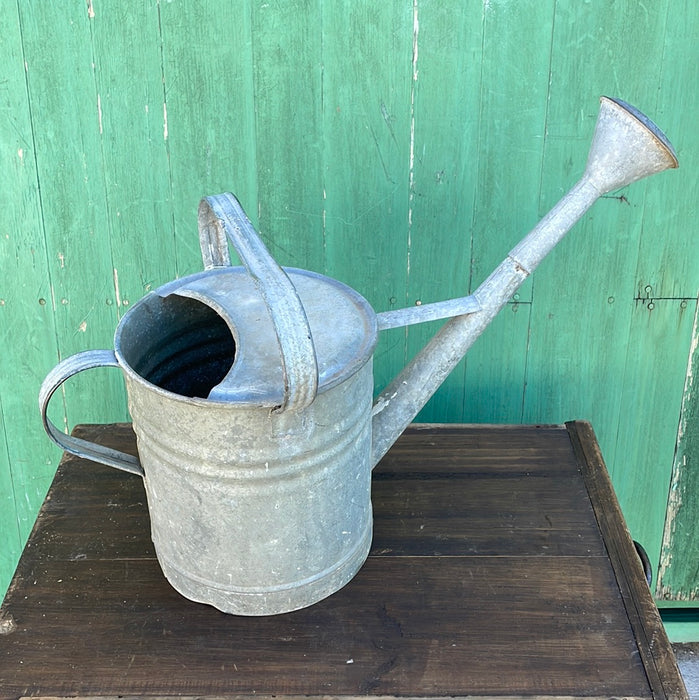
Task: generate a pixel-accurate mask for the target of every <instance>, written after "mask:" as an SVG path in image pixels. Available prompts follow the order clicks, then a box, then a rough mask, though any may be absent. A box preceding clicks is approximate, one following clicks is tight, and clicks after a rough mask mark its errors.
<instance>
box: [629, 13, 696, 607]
mask: <svg viewBox="0 0 699 700" xmlns="http://www.w3.org/2000/svg"><path fill="white" fill-rule="evenodd" d="M698 33H699V11H697V7H696V5H695V4H694V3H692V2H690V1H689V0H683V1H682V2H680V3H675V4H673V11H672V12H671V13H670V14H669V15H668V30H667V36H666V42H665V56H664V60H663V69H662V75H661V87H660V90H659V93H658V112H659V119H662V123H663V125H667V127H666V128H667V130H668V132H669V133H672V134H677V138H676V139H675V146H676V148H677V151H678V157H679V160H680V169H679V170H678V171H677V173H676V174H675V175H676V177H674V178H672V181H671V182H665V183H663V189H662V190H658V191H657V192H656V191H654V192H653V193H652V197H651V193H650V191H649V196H648V207H647V209H648V217H649V219H650V220H651V221H652V222H653V224H654V228H653V232H652V236H649V244H650V243H652V244H653V248H654V251H655V256H652V257H651V256H649V258H648V263H647V264H646V265H645V266H644V268H643V269H642V270H640V271H639V280H641V279H642V277H641V276H642V275H643V276H644V277H645V279H647V280H648V284H650V286H651V287H652V288H653V289H654V290H657V291H654V294H657V295H658V296H682V297H688V296H692V297H694V296H696V295H697V292H698V291H699V263H698V262H697V261H698V260H699V236H697V235H696V231H697V220H696V196H697V195H696V193H697V191H698V189H699V169H698V168H697V164H699V144H697V140H696V139H695V138H691V137H689V138H688V137H687V136H686V134H690V133H692V132H693V131H694V130H695V129H696V114H697V112H698V111H699V94H697V90H695V89H682V88H681V87H680V86H696V85H699V60H698V59H697V41H696V37H697V34H698ZM687 56H690V57H694V60H687ZM673 174H674V173H673ZM663 195H665V197H666V198H665V199H662V196H663ZM692 232H694V233H692ZM676 303H679V304H680V305H681V304H682V301H679V302H676ZM691 307H692V303H690V302H689V300H687V308H686V309H685V312H684V313H688V312H690V311H691ZM695 308H697V307H695ZM697 314H699V311H697ZM685 347H687V358H688V360H687V363H686V368H687V369H686V378H685V384H684V390H683V398H682V409H681V414H680V420H679V429H678V431H677V437H676V449H675V455H674V461H673V471H672V481H671V489H670V496H669V501H668V508H667V517H666V521H665V530H664V535H663V548H662V556H661V559H660V570H659V574H658V585H657V590H656V594H657V595H658V596H659V597H661V598H662V599H669V600H679V601H685V602H687V603H692V604H694V605H696V601H697V599H698V598H699V570H698V568H697V565H698V559H699V558H698V557H697V545H696V542H697V539H696V523H697V521H699V469H698V468H697V466H698V465H699V387H698V385H697V381H698V380H697V377H699V315H695V318H694V327H693V329H692V332H691V337H690V340H689V344H688V345H685Z"/></svg>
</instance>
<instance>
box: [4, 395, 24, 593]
mask: <svg viewBox="0 0 699 700" xmlns="http://www.w3.org/2000/svg"><path fill="white" fill-rule="evenodd" d="M21 552H22V542H21V540H20V533H19V523H18V516H17V506H16V505H15V489H14V484H13V483H12V472H11V462H10V455H9V446H8V435H7V428H6V426H5V420H4V411H3V408H2V394H0V601H2V599H3V597H4V596H5V593H6V592H7V588H8V586H9V585H10V581H11V580H12V575H13V573H14V571H15V567H16V566H17V562H18V560H19V556H20V553H21Z"/></svg>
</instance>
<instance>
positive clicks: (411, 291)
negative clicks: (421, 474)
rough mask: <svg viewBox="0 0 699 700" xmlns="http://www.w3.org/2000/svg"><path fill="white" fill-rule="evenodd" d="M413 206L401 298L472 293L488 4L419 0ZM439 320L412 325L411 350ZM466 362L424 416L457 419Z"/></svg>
mask: <svg viewBox="0 0 699 700" xmlns="http://www.w3.org/2000/svg"><path fill="white" fill-rule="evenodd" d="M414 25H415V29H416V33H415V35H414V42H415V47H414V54H413V60H414V63H413V84H412V90H413V94H412V99H411V105H412V113H411V120H412V121H411V132H412V141H411V153H410V158H411V170H410V173H409V177H410V199H409V211H408V231H409V236H410V239H409V244H410V248H409V255H410V266H409V274H408V294H407V298H406V299H405V300H401V302H400V303H401V304H406V305H411V304H415V303H417V302H420V303H430V302H435V301H441V300H443V299H450V298H453V297H460V296H465V295H467V294H468V293H469V283H470V260H471V239H472V231H471V213H472V205H473V200H474V196H475V194H474V193H475V190H476V186H477V182H476V178H477V172H476V168H475V167H473V164H474V163H476V162H477V154H478V119H479V110H478V98H479V95H480V90H481V82H480V81H481V51H482V45H483V20H482V9H481V7H480V6H478V5H475V4H474V5H471V6H468V7H467V6H464V8H463V11H462V12H461V13H459V14H458V15H455V13H454V12H453V11H452V8H449V7H447V6H441V5H430V4H427V5H425V4H419V5H416V9H415V16H414ZM440 325H441V323H439V322H438V323H429V324H421V325H416V326H411V327H409V328H407V329H406V334H407V351H408V356H413V355H414V354H415V353H416V352H417V351H418V350H419V349H420V348H421V347H422V346H423V345H424V344H425V343H426V342H427V341H428V340H429V338H430V337H431V336H432V335H433V334H434V333H435V332H436V331H437V330H438V329H439V327H440ZM463 373H464V363H463V362H462V363H461V364H460V365H459V366H458V367H457V368H456V369H455V370H454V371H453V373H452V374H451V376H450V377H449V378H448V379H447V381H446V382H445V383H444V385H443V386H442V387H441V388H440V390H439V391H438V392H437V394H436V395H435V396H434V398H433V399H432V400H431V401H430V402H429V403H428V405H427V407H426V408H425V410H423V411H422V413H421V414H420V415H419V417H418V420H420V421H430V420H441V421H446V420H451V421H458V420H460V419H461V418H462V413H463V381H464V380H463Z"/></svg>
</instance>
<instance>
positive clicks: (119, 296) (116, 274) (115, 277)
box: [114, 267, 121, 306]
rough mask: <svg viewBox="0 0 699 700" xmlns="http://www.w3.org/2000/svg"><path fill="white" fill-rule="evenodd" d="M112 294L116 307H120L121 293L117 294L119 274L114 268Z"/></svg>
mask: <svg viewBox="0 0 699 700" xmlns="http://www.w3.org/2000/svg"><path fill="white" fill-rule="evenodd" d="M114 294H115V296H116V303H117V306H121V293H120V292H119V273H118V272H117V269H116V267H115V268H114Z"/></svg>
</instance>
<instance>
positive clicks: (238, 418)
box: [40, 98, 677, 615]
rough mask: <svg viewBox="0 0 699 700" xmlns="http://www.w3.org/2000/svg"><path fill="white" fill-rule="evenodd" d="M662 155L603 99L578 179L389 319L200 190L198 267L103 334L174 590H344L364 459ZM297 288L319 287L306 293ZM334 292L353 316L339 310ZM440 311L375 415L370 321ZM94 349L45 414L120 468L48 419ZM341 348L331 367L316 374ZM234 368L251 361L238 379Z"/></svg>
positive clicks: (657, 144) (103, 354)
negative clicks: (482, 264) (489, 259)
mask: <svg viewBox="0 0 699 700" xmlns="http://www.w3.org/2000/svg"><path fill="white" fill-rule="evenodd" d="M676 166H677V159H676V156H675V154H674V152H673V150H672V147H671V146H670V144H669V143H668V141H667V139H665V137H664V136H663V135H662V134H661V133H660V132H659V131H658V129H657V128H656V127H655V126H654V125H653V124H652V123H651V122H650V121H649V120H648V119H647V118H646V117H644V116H643V115H641V114H640V113H638V112H637V111H636V110H635V109H634V108H632V107H629V106H628V105H626V104H625V103H623V102H621V101H619V100H611V99H608V98H602V106H601V110H600V114H599V118H598V122H597V127H596V130H595V136H594V139H593V144H592V147H591V150H590V155H589V158H588V164H587V168H586V170H585V173H584V175H583V177H582V178H581V179H580V181H579V182H578V183H577V184H576V185H575V186H574V187H573V188H572V189H571V190H570V192H569V193H568V194H567V195H566V196H565V197H563V199H562V200H561V201H560V202H559V203H558V204H557V205H556V206H555V207H554V208H553V209H552V210H551V212H550V213H549V214H548V215H547V216H546V217H544V219H542V221H541V222H540V223H539V224H538V225H537V226H536V227H535V228H534V229H533V230H532V231H531V232H530V233H529V234H528V235H527V236H526V237H525V238H524V239H523V241H522V242H521V243H520V244H519V245H517V246H515V248H513V249H512V251H511V252H510V254H509V255H508V256H507V257H506V258H505V260H503V262H502V263H501V264H500V265H499V266H498V267H497V268H496V269H495V270H494V271H493V273H492V274H491V275H490V276H489V277H488V278H487V279H486V280H485V282H483V284H482V285H481V286H480V287H479V288H478V290H477V292H476V293H475V294H474V295H473V297H465V298H464V299H459V300H455V301H454V303H453V305H451V306H450V303H449V302H446V303H444V304H437V305H429V306H425V307H416V308H411V309H407V310H404V311H398V312H390V314H385V315H383V320H381V318H380V319H379V320H378V322H377V319H376V316H375V314H373V311H371V309H369V308H368V305H366V302H363V300H362V299H361V297H359V295H357V294H356V293H355V292H352V291H351V290H347V289H346V288H345V289H342V286H341V285H336V284H335V283H332V281H327V278H322V277H321V276H319V275H314V274H313V273H304V272H302V271H292V270H287V271H286V272H285V271H283V270H281V268H279V266H278V265H276V263H275V262H274V261H273V260H272V258H271V256H270V255H269V253H268V252H267V251H266V249H265V248H264V245H263V244H262V242H261V241H260V240H259V239H258V238H257V236H256V234H255V232H254V229H253V228H252V226H251V225H250V222H249V221H248V220H247V217H245V215H244V213H243V212H242V209H241V208H240V205H239V204H238V203H237V201H236V200H235V198H233V197H232V195H219V196H217V197H211V198H207V199H206V200H204V202H203V203H202V208H201V209H200V228H201V237H200V241H201V247H202V256H203V259H204V264H205V267H206V268H207V271H206V272H204V273H201V274H198V275H194V276H192V277H190V278H187V279H185V280H181V281H178V282H173V283H171V284H170V285H166V286H165V287H164V288H161V289H160V290H158V292H157V293H153V294H151V295H149V297H146V298H145V299H144V300H143V301H142V302H141V303H139V304H137V305H136V306H134V307H133V308H132V309H131V310H130V311H129V312H128V313H127V314H126V315H125V316H124V318H123V319H122V322H121V323H120V325H119V328H118V329H117V334H116V337H115V347H116V358H117V360H118V364H119V366H121V367H122V369H123V371H124V373H125V376H126V383H127V390H128V396H129V409H130V412H131V415H132V418H133V422H134V429H135V431H136V434H137V436H138V444H139V455H140V460H141V462H140V464H141V465H142V469H143V471H144V480H145V484H146V490H147V493H148V502H149V508H150V513H151V522H152V533H153V540H154V542H155V545H156V549H157V552H158V558H159V561H160V563H161V566H162V567H163V570H164V572H165V574H166V576H167V577H168V578H169V580H170V581H171V582H172V583H173V585H174V586H175V588H177V589H178V590H179V591H180V592H182V593H183V594H184V595H185V596H187V597H189V598H192V599H193V600H198V601H202V602H207V603H210V604H212V605H215V606H216V607H218V608H220V609H221V610H224V611H226V612H231V613H236V614H244V615H265V614H274V613H280V612H285V611H290V610H294V609H297V608H300V607H304V606H307V605H311V604H312V603H314V602H316V601H317V600H320V599H321V598H323V597H325V596H327V595H329V594H330V593H332V592H333V591H335V590H337V589H338V588H339V587H341V586H342V585H344V584H345V583H346V582H347V581H348V580H349V579H350V578H351V577H352V576H353V575H354V573H356V571H357V570H358V569H359V567H360V566H361V564H362V563H363V561H364V558H365V557H366V555H367V554H368V551H369V546H370V543H371V499H370V483H371V469H372V468H373V466H374V465H375V464H376V462H377V461H378V459H380V457H381V456H383V454H384V453H385V452H386V451H387V449H388V448H389V447H390V445H391V444H392V443H393V442H394V441H395V439H396V438H397V437H398V435H400V433H401V432H402V431H403V430H404V428H405V427H406V426H407V424H408V423H409V422H410V421H411V420H412V419H413V418H414V416H415V415H416V414H417V412H418V411H419V410H420V408H421V407H422V406H423V405H424V404H425V403H426V401H427V400H428V399H429V398H430V396H431V395H432V394H433V393H434V391H436V389H437V388H438V387H439V385H440V384H441V383H442V381H443V380H444V379H445V378H446V377H447V376H448V374H449V373H450V372H451V370H452V369H453V367H454V366H455V365H456V364H457V363H458V362H459V360H460V359H461V358H462V357H463V355H464V353H465V352H466V351H467V350H468V348H469V347H470V346H471V345H472V344H473V342H474V341H475V339H476V338H477V337H478V336H479V335H480V333H481V332H482V331H483V330H484V328H485V327H486V326H487V325H488V324H489V323H490V321H491V320H492V319H493V318H494V317H495V315H496V314H497V313H498V311H499V310H500V309H501V308H502V306H503V305H504V304H505V303H506V302H507V301H508V300H509V299H510V297H511V296H512V294H513V293H514V292H515V291H516V290H517V289H518V288H519V286H520V285H521V284H522V282H523V281H524V280H525V279H526V278H527V277H528V276H529V274H530V273H531V272H532V271H533V270H534V269H535V268H536V266H537V265H538V264H539V263H540V262H541V260H542V259H543V257H544V256H545V255H546V254H547V253H548V252H549V251H550V250H551V249H552V248H553V247H554V246H555V245H556V244H557V243H558V241H560V240H561V238H562V237H563V236H564V235H565V234H566V232H567V231H568V230H569V229H570V228H571V227H572V226H573V224H574V223H575V222H576V221H577V220H578V219H579V218H580V217H581V216H582V215H583V214H584V213H585V211H587V209H588V208H589V207H590V206H591V205H592V204H593V203H594V202H595V200H596V199H597V198H598V197H599V196H600V195H602V194H604V193H605V192H608V191H610V190H612V189H614V188H617V187H621V186H622V185H624V184H629V183H631V182H633V181H635V180H637V179H639V178H641V177H645V176H647V175H650V174H653V173H655V172H659V171H661V170H664V169H666V168H669V167H676ZM224 233H225V234H226V236H227V237H228V238H230V239H231V241H232V242H233V244H234V245H235V246H236V248H237V249H238V251H239V253H240V255H241V258H242V259H243V262H244V264H245V265H246V268H247V272H248V274H249V275H250V279H247V277H246V276H245V275H241V273H239V272H236V271H234V270H232V269H230V268H221V267H220V266H221V265H225V264H227V262H228V260H229V258H228V254H227V251H226V249H225V236H224V235H223V234H224ZM251 280H252V282H251ZM307 284H310V285H311V288H312V287H313V285H321V286H322V289H320V290H319V288H318V287H316V288H313V289H311V291H310V292H309V291H308V290H309V289H310V288H309V287H306V288H305V289H304V286H305V285H307ZM289 288H291V290H290V291H289ZM331 291H332V293H330V292H331ZM287 292H288V295H287ZM333 294H339V295H340V296H339V298H340V299H341V300H342V303H341V304H340V307H341V306H342V304H344V305H345V306H346V308H347V309H353V310H354V312H356V316H355V317H353V316H352V314H351V313H350V314H348V313H346V310H342V309H341V308H340V307H339V306H338V305H337V304H335V303H334V302H335V301H337V299H334V298H333ZM177 300H179V301H177ZM192 300H194V304H195V306H192V305H191V301H192ZM307 301H308V303H307ZM197 302H203V303H201V304H197ZM311 302H317V303H311ZM240 308H243V309H244V311H242V312H241V311H240ZM447 308H451V310H452V311H456V312H460V313H461V314H462V315H459V316H457V317H456V318H453V319H452V320H451V321H450V322H448V323H447V324H446V325H445V326H444V327H443V328H442V330H441V331H440V332H439V333H438V334H437V335H436V336H435V337H434V338H433V339H432V341H431V342H430V343H429V344H428V345H427V346H426V347H425V348H424V349H423V350H422V351H421V352H420V353H419V354H418V355H417V357H416V358H415V359H414V360H413V361H412V362H411V363H410V364H409V365H408V366H407V367H406V368H405V370H404V371H403V372H402V373H401V374H400V375H399V376H398V377H397V378H396V379H395V380H394V381H393V382H392V383H391V384H390V385H389V386H388V387H387V388H386V390H385V391H384V392H382V394H381V395H380V396H379V398H378V399H377V401H376V403H375V405H374V407H373V409H372V400H371V397H372V389H373V380H372V366H371V362H370V359H371V353H372V350H373V347H374V342H375V340H376V332H377V328H378V327H379V326H380V327H385V328H388V327H395V326H396V325H400V324H401V322H403V323H405V324H407V323H413V322H419V320H431V319H433V318H436V317H439V314H440V313H443V312H444V310H445V309H447ZM314 314H315V317H314ZM357 318H359V319H360V324H359V325H360V326H361V327H359V328H357ZM287 328H291V330H290V331H289V332H290V334H291V338H290V339H289V342H288V343H287V338H286V335H285V334H286V332H287V331H286V330H285V329H287ZM346 328H351V333H350V337H351V339H352V340H351V342H350V343H349V349H348V352H347V354H346V355H344V356H343V354H342V352H340V351H338V350H337V347H336V348H335V350H334V351H331V352H329V353H327V355H328V356H327V357H326V352H325V349H327V344H325V343H324V341H323V340H322V338H321V336H322V335H323V333H322V331H321V329H328V330H327V333H328V334H329V335H330V336H331V340H333V341H337V340H338V338H337V337H335V336H337V335H338V334H339V332H340V329H343V331H344V330H345V329H346ZM248 345H249V346H250V347H252V348H257V350H254V349H253V350H250V348H248V347H247V346H248ZM324 345H325V346H326V348H325V349H324V351H323V352H322V353H321V348H322V347H324ZM329 345H330V346H332V343H330V344H329ZM339 345H340V347H345V346H347V343H345V342H344V340H342V339H341V340H340V343H339ZM270 346H274V348H275V349H274V351H273V352H270V353H268V352H267V350H269V348H270ZM258 352H259V356H258ZM97 353H98V354H97V355H95V356H90V355H89V353H88V354H87V355H81V356H80V357H78V356H76V358H77V359H74V358H69V359H68V360H66V361H64V362H63V363H61V364H60V365H59V366H58V367H57V368H56V369H55V370H54V371H53V372H52V373H51V374H50V375H49V377H47V379H46V381H45V383H44V387H42V391H41V396H40V406H41V412H42V416H43V419H44V424H45V426H46V428H47V431H48V433H49V435H50V437H51V438H52V439H53V440H54V441H56V442H57V443H58V444H59V445H61V446H62V447H63V448H64V449H67V450H69V451H77V450H83V451H82V452H80V454H82V455H84V456H89V457H90V458H92V459H97V460H98V461H104V462H105V463H107V464H110V465H112V466H117V467H119V468H122V469H127V470H128V471H134V463H133V459H132V458H131V461H128V460H127V459H126V456H123V457H124V461H123V463H119V459H120V458H118V456H117V457H116V458H115V456H114V455H104V454H103V453H102V452H101V450H99V449H95V450H93V451H92V453H86V452H85V446H81V445H76V444H74V441H73V440H72V439H66V436H64V435H63V434H62V433H60V431H58V430H57V429H56V428H55V426H52V425H51V423H50V422H49V421H48V419H47V418H46V408H47V404H48V400H49V399H50V396H51V394H52V393H53V392H54V391H55V389H56V388H57V387H58V386H60V384H61V383H62V382H63V381H65V380H66V379H67V378H68V377H70V376H72V374H74V373H75V372H76V371H82V369H87V368H89V367H92V366H98V365H99V364H100V361H103V362H104V364H105V365H109V366H113V365H114V364H115V362H114V356H112V355H111V354H108V353H109V351H97ZM338 357H339V358H341V359H342V361H341V363H340V365H341V366H340V367H339V369H338V368H337V367H336V368H335V369H334V370H328V365H327V363H328V362H330V363H331V364H332V362H333V361H334V360H335V359H336V358H338ZM258 360H260V362H259V363H258V362H257V361H258ZM236 365H238V366H239V367H241V368H243V370H245V367H246V365H247V366H248V370H249V371H248V374H247V378H246V379H245V381H242V382H241V379H242V378H243V377H245V376H246V375H245V371H242V370H239V369H238V367H237V366H236ZM269 366H272V367H273V368H272V369H271V370H269V371H268V369H265V368H268V367H269ZM324 372H325V375H324ZM270 377H271V379H270ZM328 377H332V378H331V379H328ZM269 381H271V382H272V384H271V385H269V384H267V385H265V382H269ZM275 383H276V384H277V387H276V388H277V393H276V394H275V390H274V384H275ZM241 385H245V388H244V390H243V391H242V393H241V392H240V386H241ZM270 386H271V388H270ZM259 387H263V388H262V389H261V390H260V389H259ZM256 390H257V391H259V392H260V394H259V395H258V396H255V391H256ZM270 396H273V400H271V399H270ZM279 409H281V410H279ZM107 460H109V461H107ZM138 469H139V467H138V466H136V471H137V473H138Z"/></svg>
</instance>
